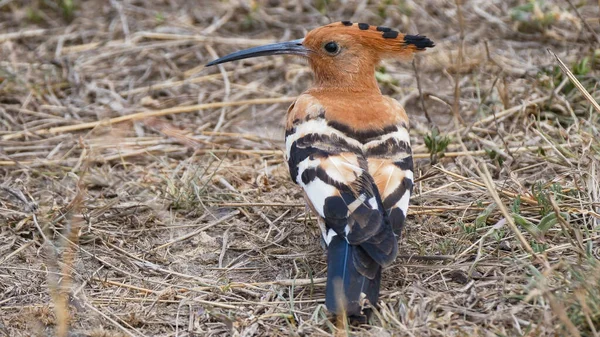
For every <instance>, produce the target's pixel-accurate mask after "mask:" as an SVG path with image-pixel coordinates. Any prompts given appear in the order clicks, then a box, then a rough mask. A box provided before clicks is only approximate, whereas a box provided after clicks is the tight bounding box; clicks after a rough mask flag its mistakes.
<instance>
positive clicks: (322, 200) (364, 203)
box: [207, 21, 434, 318]
mask: <svg viewBox="0 0 600 337" xmlns="http://www.w3.org/2000/svg"><path fill="white" fill-rule="evenodd" d="M433 46H434V44H433V42H432V41H431V40H429V39H428V38H426V37H425V36H420V35H405V34H401V33H399V32H397V31H395V30H392V29H390V28H387V27H381V26H377V27H376V26H370V25H368V24H366V23H358V24H353V23H351V22H349V21H342V22H337V23H332V24H328V25H326V26H322V27H318V28H316V29H314V30H312V31H310V32H309V33H308V34H307V35H306V37H305V38H304V39H299V40H294V41H289V42H283V43H275V44H270V45H266V46H260V47H254V48H250V49H246V50H242V51H238V52H235V53H232V54H229V55H227V56H224V57H222V58H219V59H217V60H214V61H212V62H210V63H208V64H207V66H212V65H216V64H221V63H225V62H231V61H235V60H241V59H245V58H250V57H256V56H266V55H279V54H291V55H298V56H302V57H304V58H307V59H308V62H309V65H310V67H311V69H312V71H313V72H314V75H315V82H314V85H313V86H312V87H311V88H310V89H308V90H307V91H305V92H304V93H303V94H302V95H300V96H299V97H298V98H297V99H296V100H295V101H294V102H293V103H292V105H291V106H290V107H289V109H288V112H287V119H286V132H285V147H286V148H285V153H286V159H287V163H288V166H289V171H290V176H291V178H292V180H293V181H294V182H295V183H296V184H298V185H300V187H302V189H303V191H304V198H305V200H306V203H307V204H308V206H309V208H310V209H311V210H312V212H313V213H314V214H315V216H316V217H317V221H318V224H319V226H320V228H321V231H322V235H323V238H322V240H323V241H324V243H325V245H326V246H327V284H326V298H325V304H326V306H327V309H328V310H329V311H330V312H332V313H333V314H335V315H338V316H343V315H345V316H348V317H357V318H358V317H365V314H366V313H367V310H368V306H369V305H371V306H376V305H377V301H378V299H379V288H380V283H381V271H382V268H385V267H387V266H389V265H390V264H391V263H392V262H393V261H394V260H395V258H396V255H397V254H398V237H399V235H400V233H401V230H402V228H403V226H404V221H405V219H406V212H407V210H408V204H409V199H410V195H411V193H412V189H413V159H412V151H411V147H410V138H409V134H408V127H409V123H408V116H407V115H406V112H405V111H404V108H403V107H402V106H401V105H400V103H398V101H396V100H395V99H393V98H391V97H388V96H384V95H382V94H381V91H380V89H379V87H378V85H377V81H376V79H375V67H376V66H377V64H378V63H379V62H380V61H381V60H382V59H388V58H392V59H404V60H406V59H408V58H409V57H410V56H411V55H412V54H414V53H415V52H418V51H422V50H425V49H426V48H428V47H433ZM367 303H368V304H367Z"/></svg>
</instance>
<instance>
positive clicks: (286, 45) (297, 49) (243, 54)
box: [206, 39, 308, 67]
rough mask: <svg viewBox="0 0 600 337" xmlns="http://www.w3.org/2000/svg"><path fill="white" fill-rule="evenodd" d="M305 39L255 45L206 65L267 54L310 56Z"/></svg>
mask: <svg viewBox="0 0 600 337" xmlns="http://www.w3.org/2000/svg"><path fill="white" fill-rule="evenodd" d="M303 40H304V39H299V40H293V41H288V42H280V43H273V44H268V45H266V46H260V47H254V48H249V49H245V50H240V51H236V52H235V53H231V54H229V55H225V56H223V57H221V58H219V59H216V60H214V61H212V62H209V63H208V64H206V66H207V67H210V66H214V65H216V64H221V63H226V62H231V61H237V60H242V59H247V58H250V57H257V56H267V55H283V54H291V55H300V56H308V49H306V48H304V46H303V45H302V41H303Z"/></svg>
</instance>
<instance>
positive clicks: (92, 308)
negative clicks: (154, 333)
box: [85, 302, 144, 337]
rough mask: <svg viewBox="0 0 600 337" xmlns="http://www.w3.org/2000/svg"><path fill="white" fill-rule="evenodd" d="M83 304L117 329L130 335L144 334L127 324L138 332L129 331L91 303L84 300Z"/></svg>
mask: <svg viewBox="0 0 600 337" xmlns="http://www.w3.org/2000/svg"><path fill="white" fill-rule="evenodd" d="M85 306H86V307H87V308H88V309H90V310H92V311H94V312H96V313H97V314H99V315H100V316H102V317H104V319H106V320H107V321H109V322H111V323H112V324H113V325H114V326H116V327H117V328H118V329H119V330H121V331H123V332H124V333H125V334H126V335H128V336H131V337H136V336H144V334H142V333H141V332H139V331H137V330H136V329H135V328H134V327H132V326H130V325H128V328H129V329H131V330H133V331H136V332H138V335H136V334H133V333H131V331H129V330H127V329H126V328H125V327H124V326H123V325H121V324H120V323H119V322H117V321H115V320H114V319H112V318H111V317H110V316H108V315H107V314H105V313H103V312H102V311H100V310H98V308H96V307H95V306H93V305H92V304H90V303H88V302H85Z"/></svg>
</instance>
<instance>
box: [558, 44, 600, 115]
mask: <svg viewBox="0 0 600 337" xmlns="http://www.w3.org/2000/svg"><path fill="white" fill-rule="evenodd" d="M548 52H549V53H550V54H552V56H554V58H556V61H557V62H558V65H559V67H560V70H562V72H563V73H565V75H567V77H568V78H569V79H570V80H571V83H573V85H575V87H576V88H577V90H579V92H581V94H582V95H583V97H585V99H587V100H588V102H590V104H592V106H593V107H594V109H596V112H597V113H600V105H599V104H598V102H596V100H595V99H594V97H592V95H590V93H589V92H588V91H587V90H586V89H585V87H584V86H583V85H582V84H581V82H579V80H578V79H577V77H575V75H573V73H572V72H571V70H569V67H567V66H566V65H565V64H564V63H563V61H562V60H561V59H560V58H559V57H558V55H556V54H554V52H553V51H552V50H550V49H548Z"/></svg>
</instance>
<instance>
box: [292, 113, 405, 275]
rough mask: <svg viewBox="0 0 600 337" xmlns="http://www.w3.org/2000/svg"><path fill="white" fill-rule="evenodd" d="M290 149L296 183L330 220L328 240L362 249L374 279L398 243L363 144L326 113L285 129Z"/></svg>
mask: <svg viewBox="0 0 600 337" xmlns="http://www.w3.org/2000/svg"><path fill="white" fill-rule="evenodd" d="M286 153H287V158H288V166H289V169H290V175H291V178H292V180H293V181H295V182H296V183H297V184H298V185H300V186H301V187H302V188H303V190H304V193H305V195H306V199H307V202H308V203H309V204H310V205H311V207H312V209H313V210H314V211H315V212H316V213H317V215H318V216H320V217H321V218H322V220H323V222H324V223H325V228H324V231H323V238H324V240H325V243H326V244H328V245H329V244H330V242H331V241H332V239H333V238H334V237H340V238H342V239H344V240H345V241H347V242H348V243H349V244H350V245H355V246H358V247H360V249H359V253H360V254H361V255H364V256H362V257H360V256H359V257H358V258H357V259H358V260H360V261H356V262H357V269H358V270H359V271H360V272H361V273H362V274H363V275H365V276H370V277H374V273H375V272H376V271H377V269H378V267H380V266H387V265H389V264H390V263H391V262H392V261H393V260H394V259H395V257H396V254H397V241H396V238H395V236H394V235H393V232H392V229H391V225H390V223H389V221H388V220H387V216H386V214H385V211H384V207H383V203H382V201H381V197H380V195H379V191H378V190H377V186H376V184H375V182H374V180H373V177H372V176H371V175H370V174H369V170H368V165H369V164H368V162H367V160H366V158H365V157H364V155H363V151H362V144H361V143H360V142H359V141H357V140H355V139H353V138H351V137H347V136H346V135H344V134H343V133H342V132H340V131H339V130H336V129H335V128H332V127H330V126H329V125H328V123H327V121H326V120H325V119H324V116H323V115H322V114H321V115H317V116H308V118H304V119H302V120H297V121H296V122H295V123H294V124H293V125H292V127H291V128H288V130H287V131H286Z"/></svg>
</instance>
